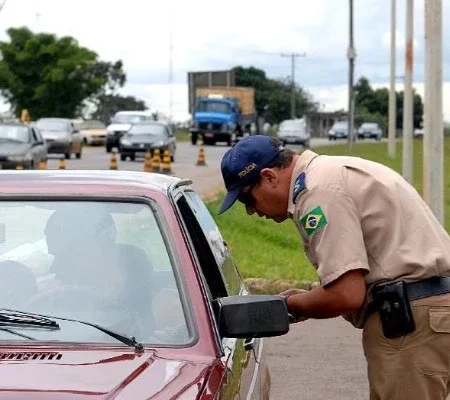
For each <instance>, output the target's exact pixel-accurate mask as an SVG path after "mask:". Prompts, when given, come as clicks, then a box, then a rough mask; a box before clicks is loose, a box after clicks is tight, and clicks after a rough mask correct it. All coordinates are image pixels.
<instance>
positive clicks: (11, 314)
mask: <svg viewBox="0 0 450 400" xmlns="http://www.w3.org/2000/svg"><path fill="white" fill-rule="evenodd" d="M19 326H20V328H41V329H49V330H59V329H60V328H59V324H58V323H57V322H56V321H53V320H52V319H50V318H47V317H44V316H41V315H37V314H33V313H26V312H22V311H16V310H8V309H0V327H2V328H4V327H19Z"/></svg>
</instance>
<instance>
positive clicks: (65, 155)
mask: <svg viewBox="0 0 450 400" xmlns="http://www.w3.org/2000/svg"><path fill="white" fill-rule="evenodd" d="M71 155H72V153H71V152H70V151H69V152H68V153H64V157H65V158H66V160H70V156H71Z"/></svg>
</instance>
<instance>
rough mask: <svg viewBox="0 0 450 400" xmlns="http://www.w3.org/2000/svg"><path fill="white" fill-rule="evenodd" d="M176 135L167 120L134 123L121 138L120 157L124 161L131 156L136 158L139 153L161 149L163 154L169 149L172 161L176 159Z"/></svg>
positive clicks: (132, 158)
mask: <svg viewBox="0 0 450 400" xmlns="http://www.w3.org/2000/svg"><path fill="white" fill-rule="evenodd" d="M176 147H177V145H176V140H175V135H174V133H173V131H172V129H171V127H170V124H168V123H165V122H156V121H155V122H142V123H139V124H135V125H132V127H131V128H130V130H129V131H128V132H127V133H125V134H124V135H123V136H122V138H121V139H120V158H121V160H122V161H124V160H126V158H127V157H130V159H131V160H134V159H135V158H136V156H137V155H144V153H145V152H146V151H150V152H151V153H152V156H153V153H154V151H155V149H159V151H160V154H161V156H162V155H163V152H164V150H169V154H170V158H171V161H175V151H176Z"/></svg>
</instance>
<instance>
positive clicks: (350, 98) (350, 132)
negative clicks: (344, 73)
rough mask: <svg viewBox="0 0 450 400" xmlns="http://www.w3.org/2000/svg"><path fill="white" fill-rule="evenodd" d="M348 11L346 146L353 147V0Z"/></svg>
mask: <svg viewBox="0 0 450 400" xmlns="http://www.w3.org/2000/svg"><path fill="white" fill-rule="evenodd" d="M349 11H350V15H349V17H350V21H349V47H348V51H347V57H348V63H349V68H348V123H347V126H348V148H349V149H350V150H352V149H353V140H354V137H353V124H354V112H353V110H354V105H353V103H354V96H353V73H354V63H355V58H356V51H355V48H354V46H353V0H349Z"/></svg>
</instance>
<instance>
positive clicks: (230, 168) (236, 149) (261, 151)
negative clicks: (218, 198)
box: [219, 135, 283, 214]
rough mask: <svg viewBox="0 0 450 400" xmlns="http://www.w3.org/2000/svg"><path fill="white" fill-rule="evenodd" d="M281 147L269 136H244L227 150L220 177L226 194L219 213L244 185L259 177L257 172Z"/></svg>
mask: <svg viewBox="0 0 450 400" xmlns="http://www.w3.org/2000/svg"><path fill="white" fill-rule="evenodd" d="M282 149H283V147H279V146H277V145H275V144H274V143H273V141H272V138H271V137H270V136H265V135H253V136H246V137H244V138H243V139H241V140H240V141H239V142H238V143H236V144H235V145H234V146H233V147H232V148H231V149H230V150H228V151H227V152H226V153H225V155H224V156H223V158H222V163H221V168H222V177H223V181H224V183H225V187H226V189H227V194H226V196H225V199H224V201H223V203H222V206H221V207H220V210H219V214H222V213H223V212H225V211H226V210H228V209H229V208H230V207H231V206H232V205H233V204H234V202H235V201H236V200H237V198H238V196H239V192H240V191H241V189H242V188H243V187H244V186H247V185H250V184H252V183H253V182H255V181H257V180H258V179H259V174H260V172H261V170H262V169H263V168H266V167H267V165H269V164H270V163H271V162H272V161H273V160H274V159H275V158H276V157H277V156H278V154H280V151H281V150H282Z"/></svg>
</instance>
